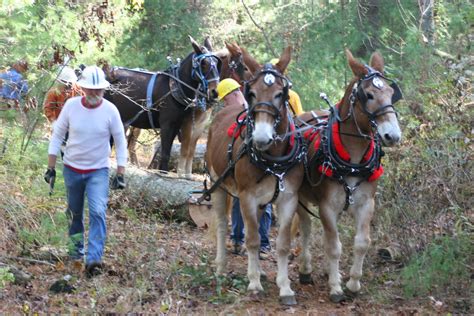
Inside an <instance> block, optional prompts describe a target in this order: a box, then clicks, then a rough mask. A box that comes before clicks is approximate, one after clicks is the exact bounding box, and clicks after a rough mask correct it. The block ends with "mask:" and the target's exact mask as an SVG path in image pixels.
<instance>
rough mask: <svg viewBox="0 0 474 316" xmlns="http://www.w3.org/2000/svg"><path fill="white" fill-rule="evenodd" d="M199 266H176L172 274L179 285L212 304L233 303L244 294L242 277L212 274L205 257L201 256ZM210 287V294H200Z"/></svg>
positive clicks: (245, 283)
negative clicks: (177, 279) (177, 278)
mask: <svg viewBox="0 0 474 316" xmlns="http://www.w3.org/2000/svg"><path fill="white" fill-rule="evenodd" d="M200 259H201V262H200V264H199V265H197V266H195V265H177V266H176V267H175V271H174V273H175V274H176V275H178V276H180V278H179V281H178V282H179V284H180V286H182V287H183V288H185V289H187V290H188V291H190V292H191V293H193V294H198V295H204V297H205V299H206V300H207V301H209V302H212V303H214V304H220V303H224V304H228V303H232V302H234V301H235V299H236V298H237V296H238V294H240V293H244V292H245V291H246V287H247V285H248V282H247V281H246V280H245V279H244V277H243V276H237V275H233V276H230V275H229V276H220V275H216V274H214V273H213V272H212V268H211V265H210V264H209V263H210V262H209V258H208V256H207V255H202V256H201V258H200ZM206 287H210V288H211V289H213V290H212V291H213V292H212V293H209V292H207V291H206V293H202V291H201V290H200V289H202V288H206Z"/></svg>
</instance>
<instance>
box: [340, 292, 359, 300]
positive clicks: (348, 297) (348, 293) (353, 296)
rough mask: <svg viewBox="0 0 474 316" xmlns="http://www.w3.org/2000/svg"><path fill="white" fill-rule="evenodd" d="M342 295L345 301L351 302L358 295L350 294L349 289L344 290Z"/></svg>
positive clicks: (357, 293) (356, 293) (355, 293)
mask: <svg viewBox="0 0 474 316" xmlns="http://www.w3.org/2000/svg"><path fill="white" fill-rule="evenodd" d="M344 295H345V296H346V299H349V300H353V299H355V298H356V297H357V296H358V295H359V292H352V291H351V290H349V289H345V290H344Z"/></svg>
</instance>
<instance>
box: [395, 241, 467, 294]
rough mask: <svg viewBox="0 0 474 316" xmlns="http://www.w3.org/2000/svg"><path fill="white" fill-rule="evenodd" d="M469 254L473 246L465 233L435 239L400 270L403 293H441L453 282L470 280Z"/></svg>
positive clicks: (448, 288)
mask: <svg viewBox="0 0 474 316" xmlns="http://www.w3.org/2000/svg"><path fill="white" fill-rule="evenodd" d="M473 254H474V246H473V244H472V240H471V239H470V238H469V236H468V235H467V234H464V233H463V234H460V235H458V236H453V237H448V236H444V237H439V238H436V239H435V240H433V242H432V243H431V244H430V245H429V247H428V248H427V249H425V250H424V251H423V252H421V253H420V254H418V255H416V256H414V257H413V258H412V259H411V260H410V262H409V263H408V265H407V266H406V267H405V268H404V269H403V270H402V274H401V277H402V285H403V290H404V294H405V295H406V296H407V297H414V296H426V295H428V294H430V295H443V293H446V292H447V291H449V290H454V289H455V288H456V284H455V283H456V282H463V280H464V282H465V281H466V280H469V279H470V277H471V273H472V271H471V272H469V269H468V267H469V264H471V263H472V262H473V261H474V256H473ZM471 270H472V267H471Z"/></svg>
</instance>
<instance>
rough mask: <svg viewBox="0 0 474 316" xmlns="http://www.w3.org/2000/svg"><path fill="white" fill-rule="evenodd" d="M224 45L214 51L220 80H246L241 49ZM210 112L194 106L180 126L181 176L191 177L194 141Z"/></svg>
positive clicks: (248, 73)
mask: <svg viewBox="0 0 474 316" xmlns="http://www.w3.org/2000/svg"><path fill="white" fill-rule="evenodd" d="M225 45H226V48H225V49H222V50H220V51H217V52H215V55H216V56H217V57H219V58H220V60H221V61H222V68H221V72H220V80H222V79H225V78H233V79H235V80H236V81H238V82H240V83H242V82H243V81H244V80H248V79H249V78H250V75H251V74H250V72H249V71H248V70H247V68H246V67H245V65H244V64H243V60H242V50H241V49H240V47H239V46H238V45H237V44H236V43H233V44H229V43H226V44H225ZM211 112H212V108H208V109H207V110H205V111H204V110H203V109H202V108H195V109H194V112H193V115H192V116H188V117H187V118H186V119H185V120H184V122H183V125H182V126H181V132H180V133H181V137H180V140H181V152H180V158H179V162H178V167H177V173H178V175H179V176H181V177H185V178H188V179H189V178H191V174H192V163H193V157H194V152H195V150H196V143H197V141H198V139H199V138H200V137H201V135H202V133H203V132H204V129H205V127H206V123H207V122H208V121H209V118H210V116H211Z"/></svg>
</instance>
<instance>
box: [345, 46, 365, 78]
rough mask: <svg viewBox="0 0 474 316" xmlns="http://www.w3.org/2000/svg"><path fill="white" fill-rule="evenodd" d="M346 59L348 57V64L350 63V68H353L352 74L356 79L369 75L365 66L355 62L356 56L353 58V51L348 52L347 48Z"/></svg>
mask: <svg viewBox="0 0 474 316" xmlns="http://www.w3.org/2000/svg"><path fill="white" fill-rule="evenodd" d="M346 57H347V62H348V63H349V67H351V69H352V73H353V74H354V75H355V76H356V77H358V78H362V77H364V76H365V75H366V74H367V73H368V70H367V68H365V66H364V65H363V64H361V63H360V62H358V61H357V60H355V58H354V56H352V53H351V51H350V50H348V49H347V48H346Z"/></svg>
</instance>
